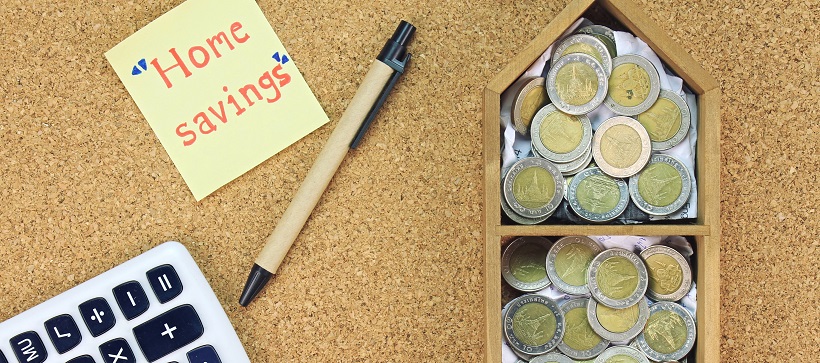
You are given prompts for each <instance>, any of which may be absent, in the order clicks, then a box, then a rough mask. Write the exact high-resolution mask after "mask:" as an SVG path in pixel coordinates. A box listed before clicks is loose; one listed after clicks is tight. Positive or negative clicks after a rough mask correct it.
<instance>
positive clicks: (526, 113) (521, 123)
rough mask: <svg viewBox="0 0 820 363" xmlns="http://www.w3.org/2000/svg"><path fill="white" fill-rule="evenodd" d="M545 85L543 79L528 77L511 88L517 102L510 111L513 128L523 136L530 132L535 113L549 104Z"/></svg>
mask: <svg viewBox="0 0 820 363" xmlns="http://www.w3.org/2000/svg"><path fill="white" fill-rule="evenodd" d="M544 84H545V83H544V78H543V77H526V78H522V79H520V80H518V81H516V83H513V85H512V86H510V89H511V91H512V92H515V101H514V102H513V107H512V109H511V110H510V116H511V118H512V121H513V127H514V128H515V130H516V131H518V133H520V134H522V135H526V134H527V133H528V132H529V130H530V124H531V122H532V118H533V116H535V113H536V112H538V110H540V109H541V107H544V105H546V104H548V103H549V98H548V97H547V89H546V88H545V87H544Z"/></svg>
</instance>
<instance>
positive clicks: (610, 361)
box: [595, 346, 649, 363]
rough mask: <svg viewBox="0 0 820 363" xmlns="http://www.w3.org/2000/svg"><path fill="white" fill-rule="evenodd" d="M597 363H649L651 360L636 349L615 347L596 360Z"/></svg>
mask: <svg viewBox="0 0 820 363" xmlns="http://www.w3.org/2000/svg"><path fill="white" fill-rule="evenodd" d="M595 363H649V359H648V358H646V355H644V354H643V352H641V351H639V350H637V349H635V348H632V347H628V346H614V347H610V348H608V349H607V350H605V351H604V352H603V353H601V355H599V356H598V358H595Z"/></svg>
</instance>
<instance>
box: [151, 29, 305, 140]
mask: <svg viewBox="0 0 820 363" xmlns="http://www.w3.org/2000/svg"><path fill="white" fill-rule="evenodd" d="M241 31H242V23H240V22H238V21H237V22H235V23H233V24H231V26H230V31H229V33H230V37H228V34H227V33H226V32H219V33H217V34H216V35H214V36H213V37H210V38H207V39H205V46H203V45H195V46H192V47H190V48H189V49H188V61H190V64H191V65H193V67H195V68H197V69H202V68H205V67H206V66H208V64H209V63H210V62H211V57H213V58H215V59H217V58H221V57H222V55H223V54H222V53H221V52H220V50H221V51H222V52H227V51H232V50H234V49H236V47H237V46H236V45H234V42H236V43H237V44H243V43H245V42H247V41H248V39H250V38H251V36H250V34H248V33H247V32H245V33H244V34H238V32H241ZM231 40H233V42H232V41H231ZM168 52H169V53H171V56H172V57H174V60H175V62H176V63H174V64H172V65H171V66H169V67H167V68H163V67H162V66H160V64H159V60H158V59H157V58H154V60H152V61H151V65H152V66H154V69H156V70H157V72H158V73H159V75H160V76H161V77H162V80H163V81H164V82H165V86H166V87H167V88H169V89H170V88H172V87H173V86H174V85H173V83H172V82H171V79H170V78H169V72H171V71H172V70H176V69H177V68H178V70H179V71H182V75H184V76H185V78H188V77H191V76H192V75H193V72H192V70H191V68H189V66H188V64H186V63H185V60H184V59H183V57H181V56H180V55H179V53H178V52H177V50H176V48H171V49H169V50H168ZM290 80H291V77H290V75H289V74H288V73H287V72H284V71H283V69H282V64H277V65H276V66H275V67H273V68H272V69H270V70H266V71H265V72H264V73H262V75H261V76H260V77H259V79H258V80H256V82H255V83H248V84H246V85H244V86H242V87H240V88H238V89H237V90H235V91H233V92H232V91H230V90H229V89H228V86H223V87H222V91H223V92H225V94H226V96H225V100H224V101H223V100H219V101H218V102H217V103H216V104H215V105H213V106H209V107H208V109H207V110H205V111H201V112H198V113H197V114H196V115H194V116H193V118H192V119H191V122H192V123H193V124H192V125H190V126H189V123H188V122H183V123H181V124H179V125H177V127H176V130H175V131H176V134H177V136H179V137H180V138H182V144H183V145H184V146H191V145H193V144H194V143H195V142H196V140H197V137H198V134H201V135H208V134H210V133H212V132H214V131H216V129H217V123H214V121H211V120H212V119H211V116H213V118H214V119H215V120H219V121H221V122H222V123H223V124H227V123H228V117H229V115H230V114H235V115H236V116H241V115H242V114H243V113H245V111H247V108H248V107H252V106H253V105H254V104H256V102H257V101H262V100H265V101H266V102H267V103H274V102H276V101H278V100H279V99H281V98H282V92H281V90H280V88H281V87H284V86H285V85H287V84H288V83H290ZM257 85H258V86H259V87H257ZM237 92H238V95H240V96H241V97H237ZM263 93H264V95H263ZM237 99H238V100H237ZM242 101H244V102H242ZM226 104H228V105H230V106H229V107H228V110H226V109H225V108H226ZM231 106H232V107H233V108H232V109H231V108H230V107H231ZM197 131H199V133H197Z"/></svg>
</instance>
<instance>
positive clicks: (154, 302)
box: [0, 242, 250, 363]
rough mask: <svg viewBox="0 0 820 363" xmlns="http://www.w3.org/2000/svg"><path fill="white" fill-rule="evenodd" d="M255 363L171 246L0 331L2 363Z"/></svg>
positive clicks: (207, 289)
mask: <svg viewBox="0 0 820 363" xmlns="http://www.w3.org/2000/svg"><path fill="white" fill-rule="evenodd" d="M58 362H59V363H142V362H161V363H223V362H224V363H249V362H250V360H249V359H248V356H247V354H246V353H245V350H244V348H242V344H241V343H240V342H239V338H238V337H237V336H236V332H234V329H233V326H231V323H230V321H228V317H227V315H225V311H224V310H222V306H221V305H220V304H219V301H218V300H217V298H216V296H215V295H214V293H213V291H212V290H211V286H210V285H209V284H208V281H206V280H205V277H204V276H203V275H202V272H201V271H200V270H199V267H198V266H197V265H196V262H194V259H193V258H191V255H190V254H189V253H188V250H186V249H185V247H184V246H183V245H182V244H180V243H178V242H166V243H163V244H162V245H160V246H158V247H156V248H154V249H151V250H150V251H148V252H145V253H143V254H141V255H139V256H137V257H135V258H133V259H131V260H129V261H127V262H125V263H123V264H121V265H119V266H117V267H114V268H113V269H111V270H109V271H107V272H104V273H102V274H100V275H99V276H97V277H95V278H93V279H91V280H88V281H86V282H84V283H82V284H80V285H79V286H77V287H74V288H72V289H71V290H68V291H66V292H64V293H62V294H60V295H57V296H55V297H54V298H52V299H50V300H48V301H46V302H44V303H42V304H40V305H37V306H35V307H33V308H31V309H29V310H27V311H25V312H23V313H21V314H20V315H17V316H15V317H13V318H11V319H9V320H7V321H5V322H2V323H0V363H58Z"/></svg>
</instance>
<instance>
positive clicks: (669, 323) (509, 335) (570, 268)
mask: <svg viewBox="0 0 820 363" xmlns="http://www.w3.org/2000/svg"><path fill="white" fill-rule="evenodd" d="M501 265H502V277H503V278H504V280H505V281H506V282H507V283H508V284H509V285H510V286H511V287H512V288H514V289H516V290H518V291H521V292H524V293H525V294H524V295H521V296H518V297H516V298H514V299H512V300H511V301H510V302H508V303H507V304H506V306H505V307H504V310H503V311H502V325H503V335H504V338H505V340H506V342H507V344H508V345H509V346H510V348H512V350H513V352H514V353H515V354H516V355H517V356H518V357H519V358H521V359H522V360H524V361H528V362H573V360H592V359H595V360H594V362H596V363H605V362H621V361H622V360H618V359H625V360H623V361H629V362H646V363H648V362H650V361H653V362H670V361H677V360H680V359H682V358H684V357H685V356H686V355H687V354H688V353H689V352H690V351H691V349H692V348H693V346H694V341H695V332H696V328H695V321H694V318H693V317H692V315H691V314H690V313H689V311H688V310H686V308H684V307H683V306H682V305H680V304H678V303H676V302H675V301H678V300H681V299H682V298H683V297H684V296H685V295H686V294H687V293H688V292H689V290H690V288H691V286H692V273H691V267H690V266H689V263H688V261H687V260H686V259H685V258H684V257H683V255H681V254H680V253H679V252H678V251H676V250H675V249H673V248H671V247H668V246H665V245H654V246H650V247H648V248H646V249H645V250H643V251H642V252H641V253H640V254H635V253H633V252H632V251H629V250H625V249H621V248H610V249H603V248H602V247H601V246H600V245H599V244H598V243H597V242H596V241H595V240H593V239H591V238H589V237H585V236H568V237H563V238H560V239H558V240H557V241H556V242H555V243H553V242H552V241H551V240H550V239H548V238H545V237H519V238H516V239H514V240H513V241H512V242H511V243H510V244H509V245H507V247H506V248H505V249H504V252H503V255H502V264H501ZM550 285H552V286H553V287H554V288H555V289H557V290H558V291H560V292H562V293H565V294H567V296H566V297H565V298H563V299H560V300H559V301H560V302H557V301H556V300H554V299H552V298H550V297H548V296H547V294H548V293H546V292H544V293H541V292H536V293H533V292H534V291H537V290H539V289H540V290H543V291H547V290H545V289H546V288H547V287H548V286H550Z"/></svg>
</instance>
